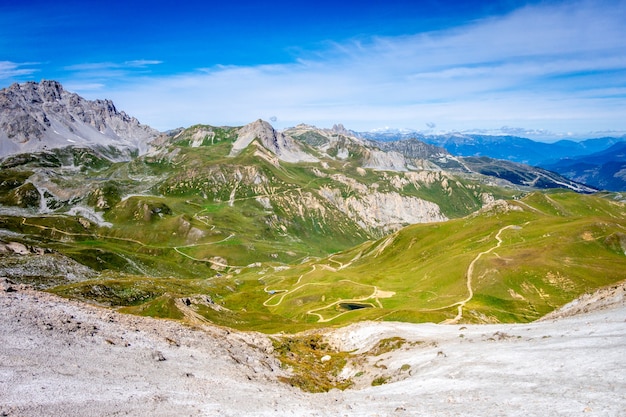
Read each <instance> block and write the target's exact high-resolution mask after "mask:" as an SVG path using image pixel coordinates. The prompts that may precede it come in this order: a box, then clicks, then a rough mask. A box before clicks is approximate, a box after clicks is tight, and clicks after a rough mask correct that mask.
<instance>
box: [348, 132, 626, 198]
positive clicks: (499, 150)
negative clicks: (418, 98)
mask: <svg viewBox="0 0 626 417" xmlns="http://www.w3.org/2000/svg"><path fill="white" fill-rule="evenodd" d="M352 134H354V135H356V136H359V137H363V138H368V139H372V140H376V141H383V142H391V143H394V142H398V141H400V142H402V141H405V140H419V141H423V142H426V143H430V144H433V145H436V146H440V147H443V148H444V149H446V150H447V151H448V152H450V153H451V154H453V155H456V156H459V157H490V158H494V159H498V160H505V161H510V162H516V163H520V164H527V165H531V166H536V167H541V168H543V169H546V170H549V171H552V172H556V173H558V174H560V175H563V176H564V177H566V178H568V179H569V180H572V181H577V182H580V183H583V184H586V185H588V186H590V187H594V188H596V189H605V190H610V191H624V190H626V182H624V178H623V169H624V168H625V166H624V164H623V163H622V162H623V160H622V159H620V153H619V152H620V149H621V148H623V146H624V143H626V142H625V141H626V137H625V136H620V137H601V138H593V139H585V140H580V141H572V140H559V141H556V142H551V143H547V142H541V141H536V140H532V139H528V138H524V137H519V136H511V135H484V134H471V133H445V134H424V133H421V132H414V131H410V130H409V131H375V132H352ZM612 147H615V148H614V149H611V148H612Z"/></svg>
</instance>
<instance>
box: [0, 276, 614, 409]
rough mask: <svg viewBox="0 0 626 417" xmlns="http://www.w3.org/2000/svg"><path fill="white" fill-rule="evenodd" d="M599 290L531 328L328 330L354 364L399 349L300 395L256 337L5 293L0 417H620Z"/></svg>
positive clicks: (11, 289) (609, 316)
mask: <svg viewBox="0 0 626 417" xmlns="http://www.w3.org/2000/svg"><path fill="white" fill-rule="evenodd" d="M602 291H603V292H600V293H596V294H595V295H593V296H587V298H586V301H581V302H579V303H575V304H577V305H578V306H580V305H581V303H582V304H584V305H585V307H584V309H585V310H586V312H584V313H580V314H575V315H573V316H570V317H561V318H559V319H548V320H545V321H543V322H535V323H531V324H523V325H467V326H456V325H455V326H445V325H433V324H421V325H413V324H404V323H382V322H377V323H373V322H369V323H358V324H355V325H352V326H348V327H345V328H342V329H338V330H327V331H326V332H325V339H326V340H327V341H328V342H330V343H331V344H333V345H335V346H336V347H338V348H340V349H342V350H350V351H354V354H359V353H362V352H367V351H369V350H370V348H371V347H372V346H374V345H376V343H377V342H378V341H380V340H381V339H385V338H392V337H399V338H402V339H403V340H405V343H404V344H403V345H402V346H401V347H399V348H398V349H395V350H391V351H387V352H385V353H382V354H380V355H378V356H373V355H370V356H369V357H366V359H365V360H363V361H362V362H360V364H359V365H358V372H357V373H354V372H355V371H357V369H350V368H346V370H344V372H346V373H350V372H352V373H354V375H355V377H354V379H355V380H356V381H357V383H356V384H355V388H353V389H348V390H346V391H338V390H333V391H331V392H329V393H324V394H305V393H303V392H301V391H299V390H297V389H295V388H292V387H290V386H288V385H286V384H283V383H281V382H279V378H280V377H281V376H284V375H285V374H287V373H288V370H286V369H281V367H280V365H279V363H278V361H277V360H276V359H274V357H273V355H272V344H271V343H270V340H269V338H268V337H267V336H264V335H260V334H256V333H240V332H236V331H231V330H226V329H223V328H218V327H212V326H209V325H203V326H201V327H194V328H191V327H187V326H183V325H180V324H178V323H176V322H171V321H165V320H157V319H150V318H140V317H134V316H127V315H121V314H118V313H115V312H112V311H110V310H107V309H102V308H98V307H94V306H88V305H85V304H81V303H79V302H75V301H70V300H65V299H61V298H58V297H55V296H53V295H50V294H46V293H41V292H37V291H34V290H31V289H28V288H26V287H24V286H19V285H16V284H12V283H10V282H7V281H4V282H3V283H2V286H1V288H0V310H1V311H2V312H3V318H2V320H0V415H3V416H41V415H64V416H104V415H135V416H139V415H151V416H171V415H194V416H212V415H220V416H240V415H252V416H270V415H271V416H274V415H301V416H338V415H345V416H376V415H383V416H409V415H429V416H459V415H498V416H530V415H542V416H544V415H588V416H618V415H620V413H622V412H623V410H625V409H626V398H625V397H624V392H626V377H625V375H624V372H623V370H624V356H623V353H624V352H623V347H624V346H625V345H626V326H625V321H626V301H625V293H626V286H625V285H624V283H622V284H621V285H616V286H613V287H611V288H607V289H604V290H602ZM570 307H572V306H570ZM356 375H358V376H356ZM359 378H360V380H359ZM374 380H377V381H379V382H381V383H382V382H386V383H384V384H383V385H380V386H371V385H372V384H371V381H374Z"/></svg>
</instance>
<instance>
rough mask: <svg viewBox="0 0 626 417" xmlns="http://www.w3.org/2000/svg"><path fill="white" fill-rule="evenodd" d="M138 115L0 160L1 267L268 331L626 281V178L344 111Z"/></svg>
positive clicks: (484, 311) (502, 307)
mask: <svg viewBox="0 0 626 417" xmlns="http://www.w3.org/2000/svg"><path fill="white" fill-rule="evenodd" d="M30 87H33V86H30ZM33 88H39V89H41V88H44V89H46V88H47V89H52V90H53V91H55V92H56V94H59V97H61V99H63V97H65V95H66V94H68V93H67V92H65V91H64V90H63V89H62V87H61V86H60V85H58V84H55V83H51V84H48V85H42V86H39V85H35V87H33ZM37 91H38V90H37ZM81 100H83V99H81ZM82 103H83V105H85V106H89V105H94V104H93V103H94V102H89V101H86V100H83V101H82ZM109 111H110V112H111V114H110V115H109V118H115V117H118V118H119V117H121V118H122V119H123V120H126V119H124V117H126V118H128V117H127V116H125V114H123V113H121V116H120V113H119V112H117V110H116V109H115V108H114V107H113V109H112V110H111V109H109ZM126 123H130V124H131V125H132V129H134V130H133V131H135V132H143V134H144V136H145V139H144V142H143V143H142V144H140V145H137V144H136V143H135V145H137V147H133V146H131V145H129V144H124V146H120V145H119V144H117V143H115V142H111V141H110V142H106V143H103V142H99V143H95V144H94V143H85V144H82V145H70V146H52V147H50V148H46V147H44V148H32V149H30V150H28V151H26V150H27V148H24V149H22V151H20V152H15V153H10V154H7V155H5V156H4V157H3V158H2V160H0V166H1V171H0V275H1V276H5V277H7V278H9V279H11V280H14V281H17V282H21V283H26V284H30V285H33V286H34V287H35V288H39V289H43V290H46V291H50V292H52V293H55V294H58V295H61V296H63V297H68V298H75V299H79V300H83V301H87V302H90V303H95V304H98V305H102V306H107V307H110V308H113V309H116V310H119V311H121V312H125V313H130V314H136V315H144V316H153V317H160V318H168V319H174V320H181V321H184V322H188V323H192V324H193V323H202V322H210V323H215V324H218V325H223V326H228V327H232V328H237V329H243V330H256V331H261V332H266V333H277V332H287V333H294V332H298V331H302V330H307V329H313V328H319V327H328V326H342V325H346V324H348V323H352V322H356V321H363V320H374V321H406V322H414V323H419V322H434V323H459V324H460V323H498V322H530V321H534V320H537V319H539V318H540V317H542V316H544V315H545V314H547V313H549V312H551V311H553V310H555V309H556V308H558V307H560V306H562V305H563V304H566V303H568V302H569V301H571V300H574V299H575V298H577V297H579V296H580V295H582V294H584V293H587V292H590V291H593V290H594V289H597V288H600V287H603V286H606V285H609V284H612V283H615V282H618V281H621V280H623V279H625V278H626V275H625V274H626V273H625V271H626V255H625V253H626V209H625V208H626V207H625V204H624V197H623V195H622V194H620V193H608V192H600V191H598V190H594V189H592V188H590V187H586V186H584V185H583V184H578V183H575V182H572V181H569V180H567V179H565V178H563V177H560V176H558V175H557V174H554V173H550V172H549V171H544V170H541V169H538V168H533V167H530V166H526V165H522V164H515V165H511V164H507V163H504V162H502V163H497V160H489V159H485V158H483V159H481V160H480V161H478V160H477V159H475V158H474V159H472V158H461V157H456V156H453V155H451V154H449V153H448V152H447V151H445V150H444V149H443V148H438V147H436V146H433V145H427V144H425V143H423V142H419V141H417V140H408V141H407V140H405V141H397V142H385V143H382V142H380V143H379V142H376V141H370V140H366V139H363V138H360V137H357V136H354V135H353V134H352V133H351V132H349V131H346V130H345V128H343V126H335V127H334V128H333V129H319V128H316V127H314V126H308V125H298V126H296V127H294V128H290V129H286V130H285V131H282V132H278V131H276V130H274V129H273V127H272V126H271V125H270V124H269V123H267V122H265V121H262V120H257V121H256V122H253V123H251V124H249V125H246V126H239V127H216V126H209V125H194V126H191V127H189V128H184V129H183V128H181V129H176V130H174V131H170V132H167V133H159V132H156V131H152V130H150V129H149V128H147V127H145V126H142V125H139V124H138V123H136V121H134V122H133V121H131V122H128V120H127V121H126ZM81 126H83V125H81ZM128 129H129V130H130V128H128ZM48 130H49V129H48ZM77 130H78V129H77V128H76V127H75V128H73V131H74V132H75V131H77ZM42 132H43V133H42V135H43V136H42V137H43V138H45V135H46V134H47V133H45V132H46V129H43V130H42ZM118 136H119V135H118ZM14 139H15V138H14ZM479 163H480V164H482V165H477V164H479ZM487 166H490V167H495V166H497V169H495V168H489V169H487V168H485V167H487ZM489 170H491V171H489ZM490 172H491V174H489V173H490Z"/></svg>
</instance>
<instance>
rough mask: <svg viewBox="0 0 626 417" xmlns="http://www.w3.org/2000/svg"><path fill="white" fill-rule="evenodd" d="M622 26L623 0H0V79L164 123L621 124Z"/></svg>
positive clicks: (554, 128) (625, 93)
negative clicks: (40, 84)
mask: <svg viewBox="0 0 626 417" xmlns="http://www.w3.org/2000/svg"><path fill="white" fill-rule="evenodd" d="M625 22H626V0H595V1H592V0H590V1H585V0H583V1H526V2H524V1H512V0H501V1H474V2H472V1H462V2H454V1H438V0H430V1H415V0H413V1H394V0H388V1H386V2H378V3H372V4H370V3H367V2H341V1H325V0H322V1H317V2H315V3H313V2H310V4H309V3H308V2H307V4H298V2H293V1H290V2H287V1H284V2H283V1H267V2H258V1H255V2H253V1H231V2H224V1H221V2H211V1H208V2H197V3H196V2H188V1H187V2H186V1H181V0H179V1H177V2H173V1H157V0H155V1H150V2H148V1H131V0H128V1H127V2H121V1H106V2H104V1H102V2H100V1H84V0H82V1H75V0H69V1H58V2H51V1H49V0H48V1H30V0H3V1H2V2H1V3H0V86H2V87H5V86H8V85H10V84H11V83H13V82H23V81H27V80H35V81H39V80H41V79H56V80H59V81H61V82H62V83H63V85H64V86H65V88H66V89H68V90H70V91H74V92H77V93H79V94H80V95H82V96H84V97H86V98H89V99H95V98H110V99H112V100H113V101H114V102H115V104H116V106H117V107H118V109H121V110H124V111H126V112H127V113H128V114H130V115H132V116H135V117H137V118H138V119H139V120H140V121H141V122H143V123H146V124H149V125H151V126H153V127H155V128H157V129H161V130H165V129H170V128H174V127H178V126H189V125H191V124H196V123H206V124H213V125H242V124H245V123H249V122H251V121H253V120H255V119H258V118H263V119H266V120H271V121H272V123H273V125H274V126H276V127H278V128H283V127H288V126H293V125H296V124H298V123H308V124H314V125H317V126H320V127H330V126H332V125H333V124H335V123H343V124H344V125H345V126H346V127H348V128H351V129H354V130H361V131H363V130H371V129H379V128H384V127H387V126H388V127H394V128H411V129H417V130H430V131H449V130H477V129H487V130H490V129H499V130H500V131H502V130H504V131H507V130H508V131H511V132H514V131H517V130H516V129H517V128H524V129H534V130H536V131H539V132H542V131H551V132H559V133H564V134H566V133H568V132H571V133H575V134H578V133H580V134H587V132H606V131H616V132H621V134H623V133H624V132H626V23H625ZM502 127H506V128H505V129H501V128H502ZM518 132H519V131H518ZM546 135H547V133H546Z"/></svg>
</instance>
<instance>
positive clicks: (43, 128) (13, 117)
mask: <svg viewBox="0 0 626 417" xmlns="http://www.w3.org/2000/svg"><path fill="white" fill-rule="evenodd" d="M159 134H160V133H159V132H158V131H157V130H155V129H152V128H151V127H149V126H146V125H142V124H141V123H139V121H138V120H137V119H135V118H134V117H130V116H128V115H127V114H126V113H124V112H120V111H118V110H117V109H116V108H115V106H114V105H113V102H112V101H110V100H93V101H90V100H86V99H84V98H82V97H80V96H79V95H77V94H75V93H70V92H68V91H66V90H64V89H63V86H62V85H61V84H60V83H58V82H57V81H46V80H44V81H41V82H40V83H36V82H27V83H23V84H17V83H16V84H13V85H11V86H10V87H8V88H5V89H2V90H0V157H2V156H7V155H11V154H17V153H23V152H38V151H43V150H49V149H56V148H63V147H67V146H82V147H88V148H91V149H98V150H99V151H101V152H104V153H105V154H107V155H108V156H109V157H110V158H111V157H112V158H115V159H129V157H130V155H131V154H143V153H145V152H146V151H147V150H148V143H149V142H150V141H151V140H153V139H154V138H156V137H157V136H158V135H159Z"/></svg>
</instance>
